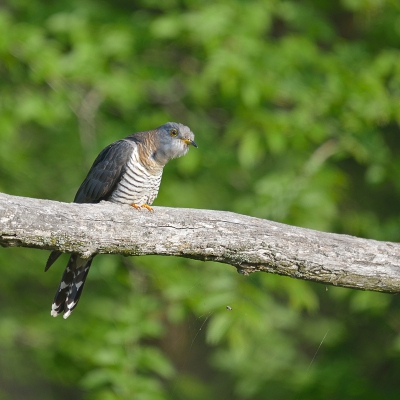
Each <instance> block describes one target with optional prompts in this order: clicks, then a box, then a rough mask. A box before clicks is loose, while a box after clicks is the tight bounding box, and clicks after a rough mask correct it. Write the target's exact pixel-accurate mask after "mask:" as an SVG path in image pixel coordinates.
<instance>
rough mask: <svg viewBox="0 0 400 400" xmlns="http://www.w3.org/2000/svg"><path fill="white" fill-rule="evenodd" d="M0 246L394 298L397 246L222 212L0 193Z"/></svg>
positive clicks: (399, 266)
mask: <svg viewBox="0 0 400 400" xmlns="http://www.w3.org/2000/svg"><path fill="white" fill-rule="evenodd" d="M0 245H1V246H2V247H11V246H22V247H32V248H40V249H44V250H60V251H62V252H68V253H79V254H80V255H82V256H84V257H89V256H90V255H91V254H105V253H107V254H122V255H125V256H140V255H146V254H158V255H164V256H167V255H168V256H179V257H187V258H193V259H196V260H203V261H206V260H211V261H217V262H221V263H225V264H231V265H233V266H235V267H236V268H237V270H238V271H239V272H240V273H243V274H245V275H248V274H249V273H252V272H255V271H263V272H270V273H274V274H279V275H286V276H290V277H292V278H298V279H305V280H310V281H315V282H320V283H323V284H327V285H335V286H343V287H349V288H354V289H362V290H372V291H378V292H387V293H397V292H399V291H400V245H399V244H397V243H391V242H379V241H376V240H369V239H361V238H357V237H353V236H348V235H338V234H333V233H325V232H318V231H314V230H311V229H305V228H298V227H294V226H288V225H284V224H280V223H277V222H272V221H268V220H263V219H259V218H253V217H249V216H245V215H240V214H235V213H232V212H225V211H212V210H197V209H182V208H167V207H154V213H151V212H149V211H147V210H142V211H137V210H135V209H134V208H133V207H129V206H120V205H116V204H111V203H107V202H102V203H100V204H74V203H61V202H56V201H50V200H40V199H32V198H26V197H16V196H10V195H6V194H2V193H0Z"/></svg>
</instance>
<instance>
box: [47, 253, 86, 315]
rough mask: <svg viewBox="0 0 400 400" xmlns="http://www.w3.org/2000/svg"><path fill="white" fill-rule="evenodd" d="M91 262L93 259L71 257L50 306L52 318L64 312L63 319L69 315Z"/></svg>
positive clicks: (76, 302) (76, 255)
mask: <svg viewBox="0 0 400 400" xmlns="http://www.w3.org/2000/svg"><path fill="white" fill-rule="evenodd" d="M50 257H51V256H50ZM57 258H58V257H57ZM92 261H93V257H90V258H81V257H79V255H78V254H72V255H71V257H70V258H69V261H68V264H67V267H66V268H65V271H64V273H63V276H62V278H61V282H60V284H59V286H58V289H57V292H56V295H55V296H54V300H53V304H52V306H51V315H52V316H53V317H57V315H59V314H61V313H62V312H64V315H63V318H68V317H69V316H70V315H71V313H72V311H73V310H74V308H75V307H76V305H77V304H78V301H79V298H80V296H81V294H82V290H83V286H84V284H85V281H86V277H87V274H88V272H89V268H90V265H91V264H92Z"/></svg>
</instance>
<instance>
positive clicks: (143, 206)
mask: <svg viewBox="0 0 400 400" xmlns="http://www.w3.org/2000/svg"><path fill="white" fill-rule="evenodd" d="M142 208H147V209H148V210H149V211H150V212H154V210H153V209H152V208H151V207H150V206H149V205H148V204H142Z"/></svg>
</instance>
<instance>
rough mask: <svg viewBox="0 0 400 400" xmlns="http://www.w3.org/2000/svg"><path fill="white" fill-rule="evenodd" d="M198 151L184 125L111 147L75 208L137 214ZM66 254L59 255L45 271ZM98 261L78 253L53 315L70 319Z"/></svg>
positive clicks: (99, 160) (141, 134)
mask: <svg viewBox="0 0 400 400" xmlns="http://www.w3.org/2000/svg"><path fill="white" fill-rule="evenodd" d="M189 146H194V147H197V144H196V143H195V141H194V134H193V132H192V131H191V130H190V129H189V128H188V127H187V126H184V125H182V124H179V123H176V122H168V123H166V124H164V125H162V126H160V127H158V128H156V129H154V130H151V131H146V132H138V133H134V134H132V135H130V136H128V137H126V138H125V139H122V140H118V141H116V142H114V143H112V144H110V145H109V146H107V147H106V148H105V149H104V150H103V151H101V153H100V154H99V155H98V156H97V158H96V160H95V161H94V163H93V165H92V167H91V168H90V170H89V172H88V174H87V177H86V178H85V180H84V181H83V183H82V184H81V186H80V188H79V189H78V192H77V193H76V196H75V199H74V203H99V202H100V201H102V200H106V201H111V202H113V203H119V204H128V205H131V206H133V207H135V208H136V209H141V208H146V209H148V210H149V211H153V209H152V208H151V207H150V206H151V204H152V203H153V201H154V199H155V198H156V197H157V194H158V189H159V187H160V182H161V175H162V172H163V168H164V166H165V164H167V162H168V161H169V160H171V159H173V158H178V157H181V156H184V155H185V154H186V153H187V152H188V151H189ZM61 254H62V253H61V252H59V251H53V252H52V253H51V254H50V257H49V259H48V261H47V263H46V268H45V271H47V270H48V269H49V268H50V267H51V265H52V264H53V263H54V262H55V261H56V260H57V258H58V257H59V256H60V255H61ZM93 257H94V255H93V256H91V257H89V258H81V257H80V256H79V254H72V255H71V256H70V258H69V261H68V264H67V266H66V268H65V271H64V274H63V276H62V278H61V282H60V284H59V286H58V289H57V292H56V295H55V297H54V301H53V304H52V307H51V315H52V316H53V317H56V316H57V315H59V314H61V313H64V315H63V317H64V318H68V317H69V316H70V315H71V312H72V311H73V310H74V308H75V307H76V305H77V304H78V301H79V298H80V296H81V293H82V289H83V286H84V284H85V280H86V277H87V275H88V272H89V268H90V265H91V264H92V261H93Z"/></svg>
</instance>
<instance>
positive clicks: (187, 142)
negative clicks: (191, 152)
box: [182, 139, 198, 148]
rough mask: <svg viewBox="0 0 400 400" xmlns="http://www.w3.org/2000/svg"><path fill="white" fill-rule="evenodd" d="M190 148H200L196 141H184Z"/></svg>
mask: <svg viewBox="0 0 400 400" xmlns="http://www.w3.org/2000/svg"><path fill="white" fill-rule="evenodd" d="M182 140H183V141H184V142H185V143H186V144H187V145H188V146H190V145H192V146H193V147H196V148H197V147H198V146H197V144H196V142H195V141H194V140H190V139H182Z"/></svg>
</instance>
